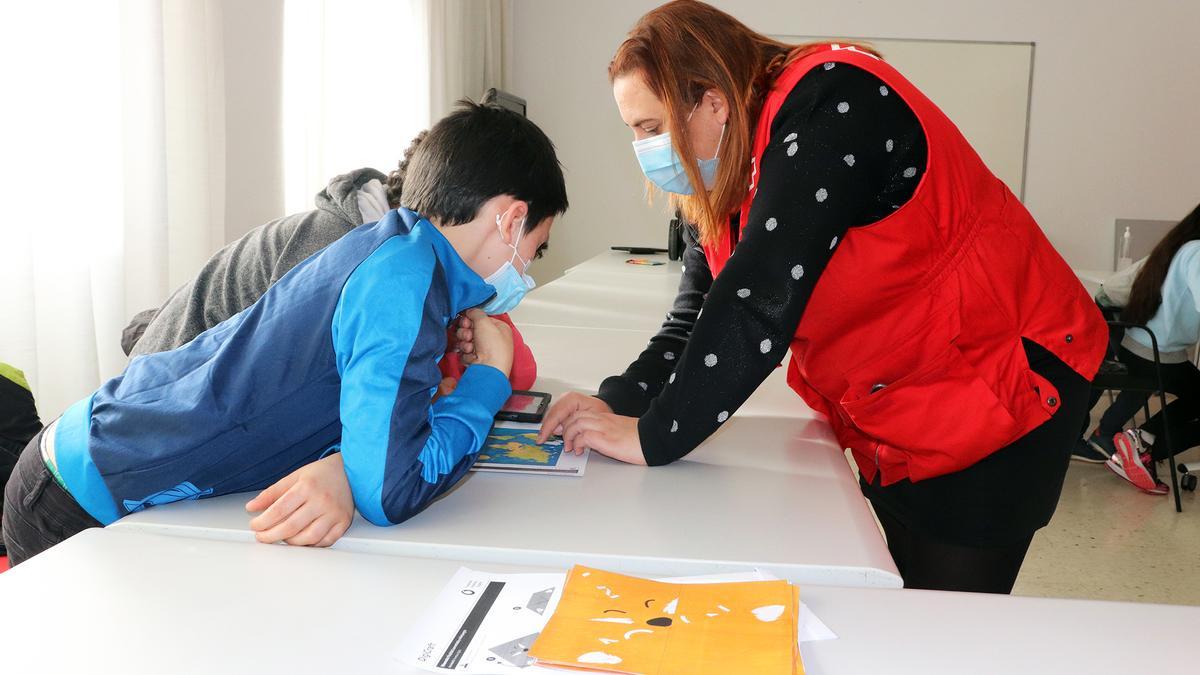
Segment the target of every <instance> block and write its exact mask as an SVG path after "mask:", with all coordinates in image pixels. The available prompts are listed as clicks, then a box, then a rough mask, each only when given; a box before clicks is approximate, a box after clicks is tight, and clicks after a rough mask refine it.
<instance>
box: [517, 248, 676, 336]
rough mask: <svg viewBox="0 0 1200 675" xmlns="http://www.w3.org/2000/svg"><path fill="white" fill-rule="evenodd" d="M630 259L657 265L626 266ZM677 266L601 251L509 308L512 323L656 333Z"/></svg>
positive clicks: (672, 292)
mask: <svg viewBox="0 0 1200 675" xmlns="http://www.w3.org/2000/svg"><path fill="white" fill-rule="evenodd" d="M631 258H639V259H647V260H655V261H658V262H664V263H666V264H663V265H659V266H645V265H629V264H627V263H626V262H625V261H626V260H629V259H631ZM680 271H681V265H680V264H679V263H678V262H669V261H667V257H666V256H665V255H649V256H630V255H629V254H627V253H624V254H619V253H615V252H608V253H601V254H600V255H598V256H596V257H594V258H592V259H590V260H587V261H585V262H583V263H580V264H579V265H576V266H574V267H572V268H570V269H568V270H567V271H566V273H565V274H564V275H563V276H562V277H559V278H558V279H555V280H554V281H551V282H549V283H547V284H545V285H543V286H541V287H538V288H535V289H534V290H533V292H531V293H530V294H529V295H528V296H527V297H526V298H525V299H524V300H523V301H521V304H520V305H519V306H518V307H517V308H516V309H515V310H513V312H512V314H511V316H512V319H513V321H514V322H515V323H516V324H517V325H518V326H521V327H522V328H523V327H524V326H527V325H540V326H568V327H576V328H605V329H618V330H638V331H644V332H648V333H649V334H650V335H653V334H654V333H656V332H658V329H659V327H660V326H661V325H662V322H663V319H664V318H665V317H666V314H667V312H669V311H670V310H671V305H672V303H673V301H674V299H675V293H676V290H677V289H678V287H679V276H680Z"/></svg>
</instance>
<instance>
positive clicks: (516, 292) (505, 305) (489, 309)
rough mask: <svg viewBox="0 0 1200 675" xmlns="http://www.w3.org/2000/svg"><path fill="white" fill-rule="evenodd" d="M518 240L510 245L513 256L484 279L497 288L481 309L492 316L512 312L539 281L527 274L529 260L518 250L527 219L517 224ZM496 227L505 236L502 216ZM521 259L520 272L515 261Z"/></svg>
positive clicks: (498, 219)
mask: <svg viewBox="0 0 1200 675" xmlns="http://www.w3.org/2000/svg"><path fill="white" fill-rule="evenodd" d="M517 228H518V229H517V240H516V241H515V242H513V243H511V244H508V247H509V248H511V249H512V250H513V254H512V257H511V258H509V259H508V260H506V261H505V262H504V264H503V265H501V266H500V269H498V270H496V271H495V272H492V273H491V274H489V275H488V277H487V278H486V279H484V282H485V283H488V284H491V285H492V287H493V288H495V289H496V296H495V297H494V298H492V299H491V300H488V301H487V302H486V303H484V304H483V306H482V307H480V309H482V310H483V311H484V313H486V314H488V315H490V316H496V315H497V314H507V313H508V312H511V311H512V310H513V309H514V308H516V306H517V305H518V304H520V302H521V300H522V299H523V298H524V297H525V294H526V293H528V292H529V291H532V290H533V287H534V286H536V285H537V282H535V281H534V280H533V277H531V276H529V275H528V274H526V272H528V271H529V261H526V260H525V259H524V258H522V257H521V254H520V253H519V252H518V249H517V245H518V244H520V243H521V236H522V235H524V234H525V219H524V218H522V219H521V224H520V225H518V226H517ZM496 229H497V230H498V231H500V238H501V239H503V238H504V231H503V230H501V229H500V216H496ZM516 260H519V261H521V271H520V272H518V271H517V268H516V266H515V265H513V261H516Z"/></svg>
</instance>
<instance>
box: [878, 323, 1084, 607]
mask: <svg viewBox="0 0 1200 675" xmlns="http://www.w3.org/2000/svg"><path fill="white" fill-rule="evenodd" d="M1025 349H1026V355H1027V356H1028V358H1029V365H1030V368H1031V369H1032V370H1034V371H1035V372H1037V373H1039V374H1041V375H1042V376H1043V377H1045V378H1046V379H1047V380H1049V381H1050V382H1051V383H1052V384H1053V385H1054V386H1055V388H1056V389H1058V398H1059V401H1060V403H1059V407H1058V411H1057V412H1055V413H1054V415H1053V416H1052V417H1051V418H1050V419H1049V420H1047V421H1046V422H1044V423H1043V424H1041V425H1040V426H1038V427H1037V428H1035V429H1034V430H1033V431H1030V432H1029V433H1027V434H1025V435H1024V436H1022V437H1021V438H1018V439H1017V440H1016V441H1014V442H1012V443H1010V444H1009V445H1007V446H1005V447H1003V448H1000V449H999V450H997V451H996V452H994V453H992V454H991V455H989V456H988V457H985V458H984V459H982V460H980V461H979V462H977V463H976V464H974V465H973V466H969V467H967V468H965V469H963V470H961V471H958V472H955V473H951V474H946V475H944V476H937V477H935V478H929V479H926V480H922V481H918V482H916V483H913V482H910V481H909V480H907V479H905V480H901V481H899V482H897V483H894V484H892V485H890V486H887V487H883V486H882V485H880V480H879V477H878V476H876V481H875V483H874V484H869V483H866V482H865V481H863V482H862V486H863V493H864V494H865V495H866V496H867V498H868V499H870V500H871V505H872V506H873V507H874V509H875V514H876V515H877V516H878V517H879V522H880V524H881V525H882V526H883V531H884V534H885V535H886V536H887V543H888V550H889V551H890V552H891V554H892V559H893V560H895V562H896V568H897V569H898V570H899V571H900V576H902V577H903V578H904V587H905V588H924V589H932V590H944V591H970V592H976V593H1009V592H1010V591H1012V587H1013V583H1014V582H1015V581H1016V579H1017V573H1018V572H1020V570H1021V564H1022V562H1024V560H1025V553H1026V551H1027V550H1028V549H1029V544H1030V542H1031V541H1032V540H1033V535H1034V533H1035V532H1036V531H1037V530H1038V529H1040V528H1042V527H1044V526H1045V525H1046V524H1047V523H1048V522H1050V518H1051V516H1053V515H1054V510H1055V508H1056V507H1057V505H1058V498H1059V495H1060V494H1061V493H1062V486H1063V480H1064V478H1065V477H1066V474H1067V465H1068V464H1069V463H1070V453H1071V448H1072V445H1073V444H1074V442H1075V440H1076V439H1077V438H1078V432H1079V423H1080V422H1081V421H1082V420H1083V418H1084V417H1085V416H1086V414H1087V407H1086V406H1087V404H1088V393H1089V384H1088V381H1087V380H1086V379H1084V378H1083V377H1082V376H1080V375H1079V374H1078V373H1076V372H1075V371H1073V370H1071V368H1070V367H1069V366H1067V364H1065V363H1063V362H1062V361H1060V360H1059V359H1058V358H1057V357H1056V356H1054V355H1053V354H1051V353H1050V352H1049V351H1047V350H1046V349H1045V348H1043V347H1041V346H1040V345H1038V344H1036V343H1033V342H1028V341H1027V342H1026V343H1025Z"/></svg>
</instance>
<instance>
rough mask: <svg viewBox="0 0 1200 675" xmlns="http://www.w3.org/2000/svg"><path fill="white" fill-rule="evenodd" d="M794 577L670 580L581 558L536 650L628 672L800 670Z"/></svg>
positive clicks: (542, 657)
mask: <svg viewBox="0 0 1200 675" xmlns="http://www.w3.org/2000/svg"><path fill="white" fill-rule="evenodd" d="M797 607H798V598H797V597H796V595H795V591H794V589H793V587H792V586H790V585H789V584H788V583H787V582H786V581H777V582H772V581H768V582H750V583H732V584H669V583H662V582H655V581H650V580H646V579H638V578H635V577H627V576H623V575H619V574H613V573H611V572H604V571H601V570H593V569H588V568H584V567H576V568H575V569H573V570H572V571H571V574H570V576H569V577H568V581H567V585H566V587H565V588H564V591H563V599H562V600H561V601H560V603H559V606H558V609H557V610H556V611H555V613H554V616H553V617H551V620H550V622H549V623H548V624H547V626H546V629H545V630H544V631H543V632H542V635H541V637H539V639H538V641H537V643H535V644H534V647H533V649H532V650H531V651H530V655H531V656H533V657H534V658H536V659H538V660H539V661H540V662H545V663H553V664H555V665H563V666H571V667H574V668H594V669H603V670H605V671H609V672H619V673H708V672H711V673H739V672H747V673H749V672H754V673H784V674H789V673H795V672H802V671H799V670H796V668H797V667H798V663H799V658H798V654H797V653H796V649H795V645H796V638H795V636H796V625H795V617H796V608H797Z"/></svg>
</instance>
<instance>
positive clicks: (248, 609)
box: [0, 528, 1200, 675]
mask: <svg viewBox="0 0 1200 675" xmlns="http://www.w3.org/2000/svg"><path fill="white" fill-rule="evenodd" d="M463 564H466V565H468V566H471V567H475V568H477V569H486V570H490V571H495V572H541V571H547V570H545V569H542V568H526V567H522V568H511V567H505V566H500V565H494V564H488V565H481V564H478V563H473V562H472V563H464V562H461V561H456V560H428V559H420V558H403V557H391V556H376V555H370V554H363V553H347V552H342V551H336V550H321V549H305V548H291V547H287V546H266V545H261V544H259V545H252V546H251V545H246V544H238V543H230V542H219V541H209V540H203V539H187V538H178V537H162V536H156V535H152V534H146V533H141V532H137V531H134V530H128V529H113V528H109V529H108V530H90V531H87V532H84V533H83V534H80V535H78V536H76V537H74V538H72V539H70V540H68V541H67V542H65V543H63V544H61V545H60V546H58V547H56V548H54V549H52V550H50V551H48V552H46V553H44V554H42V555H41V556H38V557H37V558H34V559H32V560H30V561H28V562H26V563H25V564H23V565H21V566H19V567H17V568H16V569H14V570H13V571H11V572H7V573H5V574H0V607H4V611H5V614H6V616H7V617H9V619H10V620H8V621H6V622H5V629H4V630H3V631H0V653H3V655H4V669H5V672H13V673H21V672H88V673H98V674H104V673H116V674H119V675H126V674H128V673H150V672H170V673H172V674H173V675H187V674H190V673H203V674H204V675H210V674H211V673H231V674H238V673H250V674H254V675H261V674H269V673H296V674H307V673H348V674H350V673H397V674H404V675H414V674H415V673H418V672H422V671H417V670H414V669H412V668H409V667H407V666H404V665H403V664H401V663H399V662H397V661H394V660H393V659H392V654H393V650H394V649H395V648H396V646H397V645H398V644H399V641H400V639H401V637H402V636H403V635H404V633H405V632H406V631H407V630H408V629H409V627H410V626H412V624H413V622H414V621H415V620H416V619H417V617H418V616H420V615H421V614H422V613H423V612H424V610H425V608H426V607H427V606H428V605H429V603H430V602H432V601H433V599H434V598H435V597H436V595H437V593H438V592H439V591H440V590H441V589H442V587H443V586H444V585H445V584H446V583H447V582H448V581H449V579H450V577H451V575H452V574H453V573H454V571H455V570H456V569H457V568H458V567H459V566H460V565H463ZM675 572H676V573H686V570H675ZM801 597H802V598H803V599H804V601H805V602H806V603H807V604H808V605H809V606H810V607H811V608H812V609H813V611H814V612H815V613H816V614H817V616H819V617H820V618H821V619H822V620H823V621H824V622H825V623H826V624H828V625H829V627H830V628H831V629H832V630H833V631H834V632H835V633H837V634H838V636H839V639H837V640H832V641H826V642H814V643H805V644H804V645H803V647H802V648H801V651H802V653H803V657H804V661H805V667H806V670H807V672H808V673H810V675H841V674H848V675H861V674H862V673H875V672H879V673H888V674H889V675H918V674H919V675H942V674H954V675H958V674H959V673H972V674H973V675H1000V674H1004V675H1009V674H1011V673H1055V674H1056V675H1072V674H1075V673H1079V674H1081V675H1096V674H1097V673H1136V672H1141V671H1143V670H1145V669H1146V665H1145V664H1146V663H1147V659H1149V660H1150V661H1151V662H1152V663H1153V670H1154V672H1155V673H1163V674H1166V675H1172V674H1174V673H1191V672H1194V660H1193V651H1194V650H1193V649H1192V644H1193V642H1192V640H1193V639H1194V637H1195V636H1194V633H1195V627H1196V626H1197V625H1200V608H1196V607H1173V606H1162V605H1148V604H1127V603H1112V602H1089V601H1077V600H1047V599H1042V598H1019V597H1007V596H983V595H971V594H964V593H934V592H924V591H902V590H882V589H853V588H838V587H803V588H801Z"/></svg>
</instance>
